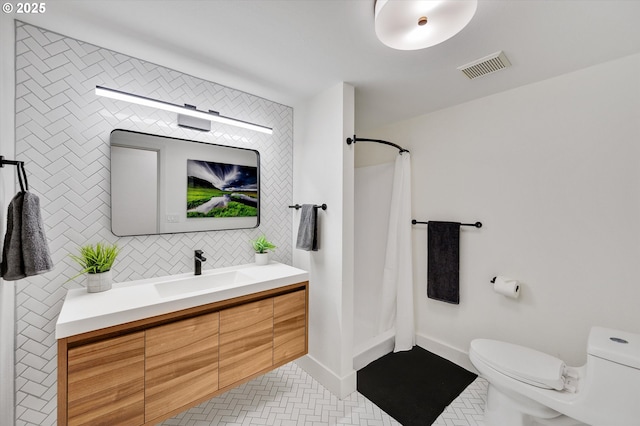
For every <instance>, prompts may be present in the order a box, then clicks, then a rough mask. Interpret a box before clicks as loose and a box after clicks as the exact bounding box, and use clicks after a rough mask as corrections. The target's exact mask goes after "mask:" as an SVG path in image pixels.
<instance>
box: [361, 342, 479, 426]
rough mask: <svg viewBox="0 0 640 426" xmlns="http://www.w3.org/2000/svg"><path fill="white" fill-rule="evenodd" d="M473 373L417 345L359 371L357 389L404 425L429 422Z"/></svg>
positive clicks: (465, 384) (463, 386)
mask: <svg viewBox="0 0 640 426" xmlns="http://www.w3.org/2000/svg"><path fill="white" fill-rule="evenodd" d="M476 377H477V376H476V375H475V374H474V373H472V372H470V371H467V370H465V369H464V368H462V367H459V366H458V365H456V364H454V363H452V362H450V361H448V360H446V359H444V358H442V357H439V356H438V355H435V354H432V353H431V352H429V351H426V350H424V349H422V348H421V347H419V346H414V347H413V349H411V350H410V351H406V352H397V353H390V354H387V355H385V356H383V357H382V358H380V359H378V360H376V361H374V362H372V363H371V364H369V365H367V366H366V367H364V368H363V369H362V370H360V371H358V392H360V393H361V394H362V395H364V396H365V397H367V398H368V399H369V400H370V401H371V402H373V403H374V404H376V405H377V406H378V407H380V408H381V409H382V410H383V411H384V412H386V413H387V414H389V415H390V416H391V417H393V418H394V419H396V420H397V421H398V422H400V423H401V424H402V425H403V426H425V425H430V424H432V423H433V422H434V421H435V420H436V419H437V418H438V416H439V415H440V414H441V413H442V412H443V411H444V409H445V408H446V407H447V405H449V404H451V402H452V401H453V400H454V399H456V397H457V396H458V395H460V393H461V392H462V391H463V390H464V389H465V388H466V387H467V386H469V384H470V383H471V382H473V381H474V380H475V379H476Z"/></svg>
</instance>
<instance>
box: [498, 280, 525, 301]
mask: <svg viewBox="0 0 640 426" xmlns="http://www.w3.org/2000/svg"><path fill="white" fill-rule="evenodd" d="M520 287H521V285H520V283H519V282H518V281H517V280H514V279H512V278H507V277H500V276H498V277H496V280H495V282H494V283H493V290H494V291H495V292H496V293H499V294H502V295H503V296H507V297H510V298H512V299H517V298H518V296H520Z"/></svg>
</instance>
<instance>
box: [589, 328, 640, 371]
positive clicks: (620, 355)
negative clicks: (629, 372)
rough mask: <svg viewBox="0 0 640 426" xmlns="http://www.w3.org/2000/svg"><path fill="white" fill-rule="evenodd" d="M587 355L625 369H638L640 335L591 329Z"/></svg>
mask: <svg viewBox="0 0 640 426" xmlns="http://www.w3.org/2000/svg"><path fill="white" fill-rule="evenodd" d="M587 353H588V354H589V355H593V356H595V357H598V358H602V359H605V360H608V361H613V362H615V363H618V364H622V365H624V366H627V367H631V368H636V369H640V334H634V333H628V332H625V331H618V330H613V329H610V328H604V327H593V328H591V332H590V333H589V342H588V344H587Z"/></svg>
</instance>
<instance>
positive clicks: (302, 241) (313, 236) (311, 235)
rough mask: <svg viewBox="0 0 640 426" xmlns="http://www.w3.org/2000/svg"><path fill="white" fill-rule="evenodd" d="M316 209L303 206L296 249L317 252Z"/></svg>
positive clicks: (309, 205)
mask: <svg viewBox="0 0 640 426" xmlns="http://www.w3.org/2000/svg"><path fill="white" fill-rule="evenodd" d="M317 219H318V209H317V208H316V207H314V206H313V204H303V205H302V212H301V213H300V226H299V227H298V239H297V241H296V248H298V249H300V250H306V251H318V221H317Z"/></svg>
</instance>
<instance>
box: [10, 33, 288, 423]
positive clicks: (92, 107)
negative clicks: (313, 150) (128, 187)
mask: <svg viewBox="0 0 640 426" xmlns="http://www.w3.org/2000/svg"><path fill="white" fill-rule="evenodd" d="M258 65H259V64H256V66H258ZM96 85H104V86H106V87H111V88H115V89H119V90H124V91H128V92H131V93H135V94H140V95H144V96H148V97H152V98H156V99H161V100H165V101H168V102H173V103H190V104H193V105H197V106H198V107H199V109H205V108H211V109H216V110H219V111H220V112H221V114H223V115H227V116H231V117H235V118H239V119H241V120H246V121H252V122H256V123H260V124H263V125H267V126H270V127H273V129H274V134H273V135H272V136H269V135H263V134H261V133H257V132H252V131H249V130H242V129H237V128H234V127H230V126H224V125H216V124H215V123H212V131H211V132H209V133H201V132H197V131H192V130H186V129H182V128H179V127H177V125H176V117H175V115H174V114H171V113H166V112H163V111H156V110H153V109H150V108H146V107H141V106H137V105H132V104H128V103H126V102H121V101H114V100H110V99H106V98H99V97H97V96H95V94H94V89H95V86H96ZM115 128H121V129H128V130H135V131H141V132H146V133H155V134H160V135H166V136H175V137H179V138H183V139H195V140H199V141H203V142H212V143H218V144H223V145H230V146H237V147H245V148H252V149H257V150H258V151H260V159H261V184H262V188H261V197H262V198H261V207H262V211H261V224H260V227H259V228H258V229H249V230H234V231H217V232H199V233H185V234H175V235H152V236H141V237H125V238H118V237H115V236H114V235H113V234H112V233H111V231H110V229H111V227H110V198H109V190H110V187H109V178H110V176H109V133H110V132H111V131H112V130H113V129H115ZM292 146H293V111H292V109H291V108H290V107H287V106H284V105H280V104H277V103H274V102H270V101H268V100H265V99H262V98H258V97H256V96H253V95H250V94H247V93H243V92H240V91H238V90H234V89H230V88H228V87H224V86H221V85H218V84H215V83H211V82H208V81H204V80H201V79H198V78H195V77H192V76H189V75H185V74H183V73H180V72H178V71H175V70H172V69H168V68H164V67H161V66H158V65H155V64H151V63H148V62H145V61H142V60H139V59H136V58H132V57H129V56H126V55H122V54H119V53H117V52H113V51H110V50H107V49H104V48H101V47H97V46H94V45H91V44H87V43H84V42H82V41H78V40H74V39H71V38H68V37H65V36H62V35H59V34H55V33H52V32H50V31H47V30H45V29H41V28H38V27H34V26H31V25H28V24H24V23H20V22H18V23H17V24H16V159H18V160H23V161H25V164H26V169H27V174H28V176H29V184H30V187H31V190H32V192H34V193H35V194H37V195H38V196H39V197H40V202H41V208H42V217H43V220H44V222H45V229H46V233H47V237H48V239H49V243H50V249H51V254H52V258H53V261H54V263H55V270H54V271H52V272H50V273H47V274H44V275H41V276H37V277H33V278H29V279H24V280H20V281H18V282H17V283H16V287H17V290H16V291H17V294H16V329H17V330H16V333H17V334H16V405H17V406H16V424H18V425H39V426H40V425H53V424H55V423H56V341H55V335H54V331H55V322H56V318H57V315H58V313H59V311H60V308H61V305H62V302H63V300H64V297H65V294H66V290H67V289H68V288H75V287H78V286H79V285H80V284H78V282H77V281H74V282H67V280H68V278H69V277H71V276H73V275H74V274H75V273H76V270H77V269H76V267H75V265H73V264H72V263H71V262H70V259H69V257H68V254H69V253H71V252H75V251H76V250H77V248H78V246H80V245H82V244H86V243H95V242H98V241H102V240H106V241H109V242H117V243H118V244H119V245H120V246H121V247H122V254H121V255H120V256H119V258H118V260H117V263H116V265H115V266H114V280H115V281H118V282H119V281H126V280H134V279H139V278H147V277H153V276H162V275H169V274H176V273H182V272H188V271H190V270H191V268H192V267H193V265H192V262H193V261H192V256H193V250H194V249H195V248H199V249H203V250H204V251H205V253H206V257H207V259H208V260H207V263H206V267H208V268H211V267H219V266H228V265H235V264H242V263H249V262H252V261H253V252H252V249H251V247H250V246H249V243H248V241H249V240H250V239H251V238H255V237H257V236H258V235H260V234H261V233H265V234H267V235H268V236H269V238H270V239H272V240H274V242H275V244H276V245H277V246H278V249H277V250H276V251H275V256H274V258H275V260H279V261H282V262H286V263H290V262H291V257H292V247H291V233H292V229H291V211H290V209H288V207H287V206H288V205H289V204H290V203H291V202H292V175H293V170H292V167H293V155H292Z"/></svg>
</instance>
